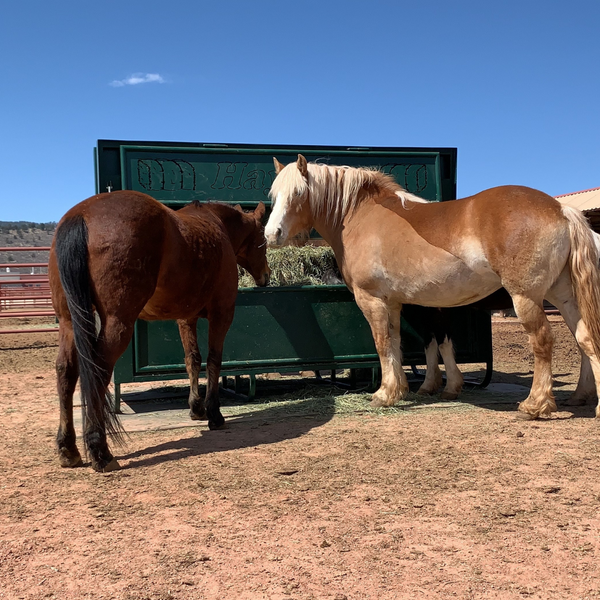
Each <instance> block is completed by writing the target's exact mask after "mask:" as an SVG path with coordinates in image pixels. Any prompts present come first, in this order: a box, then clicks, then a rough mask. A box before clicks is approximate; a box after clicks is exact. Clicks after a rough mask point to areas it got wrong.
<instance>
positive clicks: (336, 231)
mask: <svg viewBox="0 0 600 600" xmlns="http://www.w3.org/2000/svg"><path fill="white" fill-rule="evenodd" d="M345 221H346V219H343V220H342V222H341V223H334V222H332V220H331V219H326V218H325V217H324V216H321V215H317V216H316V217H314V219H313V229H315V231H316V232H317V233H318V234H319V235H320V236H321V237H322V238H323V239H324V240H325V241H326V242H327V243H328V244H329V245H330V246H331V248H332V250H333V252H334V254H335V257H336V259H337V261H338V264H339V263H340V262H341V261H342V260H343V244H342V231H343V228H344V222H345Z"/></svg>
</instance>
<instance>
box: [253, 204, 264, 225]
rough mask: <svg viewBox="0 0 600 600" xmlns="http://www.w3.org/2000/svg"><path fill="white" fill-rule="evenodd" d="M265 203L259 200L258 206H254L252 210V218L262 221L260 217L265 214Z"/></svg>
mask: <svg viewBox="0 0 600 600" xmlns="http://www.w3.org/2000/svg"><path fill="white" fill-rule="evenodd" d="M265 210H266V208H265V203H264V202H259V203H258V206H257V207H256V208H255V210H254V218H255V219H256V220H257V221H258V222H259V223H260V221H262V218H263V217H264V216H265Z"/></svg>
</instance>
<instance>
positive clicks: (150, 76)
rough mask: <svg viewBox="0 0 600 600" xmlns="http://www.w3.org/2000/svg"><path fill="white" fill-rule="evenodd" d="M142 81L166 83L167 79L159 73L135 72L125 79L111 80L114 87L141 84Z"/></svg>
mask: <svg viewBox="0 0 600 600" xmlns="http://www.w3.org/2000/svg"><path fill="white" fill-rule="evenodd" d="M140 83H165V80H164V78H163V77H162V76H161V75H159V74H158V73H145V74H144V73H134V74H133V75H130V76H129V77H126V78H125V79H115V80H114V81H111V82H110V85H112V87H123V86H125V85H139V84H140Z"/></svg>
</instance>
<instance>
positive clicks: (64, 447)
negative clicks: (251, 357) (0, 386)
mask: <svg viewBox="0 0 600 600" xmlns="http://www.w3.org/2000/svg"><path fill="white" fill-rule="evenodd" d="M264 211H265V207H264V204H262V203H261V204H260V205H259V206H258V208H257V209H256V210H255V211H254V213H250V214H245V213H243V211H242V209H241V208H239V207H235V208H234V207H231V206H228V205H224V204H218V203H209V204H200V203H198V202H193V203H192V204H189V205H187V206H185V207H184V208H182V209H181V210H178V211H173V210H171V209H169V208H167V207H166V206H164V205H163V204H161V203H160V202H158V201H156V200H154V199H153V198H151V197H150V196H147V195H145V194H141V193H139V192H132V191H116V192H112V193H110V194H99V195H96V196H92V197H91V198H88V199H87V200H84V201H83V202H81V203H79V204H77V205H76V206H75V207H73V208H72V209H71V210H69V211H68V212H67V213H66V214H65V216H64V217H63V218H62V219H61V221H60V223H59V224H58V227H57V230H56V235H55V237H54V242H53V245H52V249H51V251H50V259H49V270H48V274H49V279H50V286H51V290H52V303H53V306H54V310H55V312H56V315H57V316H58V319H59V340H60V341H59V351H58V358H57V361H56V372H57V376H58V395H59V400H60V425H59V429H58V435H57V443H58V454H59V460H60V464H61V466H63V467H76V466H79V465H81V464H82V460H81V455H80V454H79V451H78V449H77V446H76V443H75V428H74V426H73V392H74V390H75V384H76V382H77V379H78V378H79V382H80V388H81V402H82V413H83V438H84V443H85V447H86V450H87V453H88V455H89V456H90V458H91V462H92V467H93V468H94V469H95V470H96V471H111V470H113V469H117V468H118V467H119V464H118V462H117V461H116V459H115V458H113V455H112V454H111V452H110V450H109V448H108V444H107V439H106V434H107V433H109V434H111V435H112V436H113V437H114V438H115V439H116V440H117V441H119V440H122V439H123V433H124V432H123V429H122V427H121V425H120V423H119V420H118V417H117V416H116V415H115V414H114V413H113V412H112V411H111V407H112V402H111V398H110V394H109V393H108V384H109V382H110V378H111V375H112V371H113V368H114V365H115V362H116V361H117V359H118V358H119V356H121V354H122V353H123V352H124V350H125V348H126V347H127V344H128V343H129V340H130V339H131V336H132V334H133V326H134V323H135V320H136V319H137V318H140V319H145V320H148V321H152V320H163V319H177V324H178V326H179V333H180V335H181V341H182V343H183V348H184V351H185V365H186V369H187V372H188V375H189V378H190V397H189V405H190V416H191V418H192V419H206V418H208V425H209V427H210V428H211V429H214V428H218V427H221V426H222V425H223V422H224V419H223V416H222V415H221V412H220V409H219V371H220V369H221V356H222V350H223V341H224V339H225V334H226V333H227V330H228V329H229V326H230V325H231V322H232V320H233V314H234V308H235V299H236V296H237V289H238V283H237V282H238V274H237V264H236V263H238V264H240V265H241V266H242V267H244V268H245V269H247V270H248V271H249V272H250V274H251V275H252V276H253V277H254V279H255V280H256V282H257V284H258V285H266V284H267V282H268V277H269V267H268V265H267V259H266V242H265V238H264V232H263V227H262V225H261V219H262V217H263V215H264ZM198 318H206V319H208V322H209V330H208V357H207V361H206V373H207V386H206V399H205V402H203V401H202V400H201V399H200V397H199V393H198V374H199V372H200V366H201V357H200V353H199V351H198V343H197V339H196V323H197V321H198Z"/></svg>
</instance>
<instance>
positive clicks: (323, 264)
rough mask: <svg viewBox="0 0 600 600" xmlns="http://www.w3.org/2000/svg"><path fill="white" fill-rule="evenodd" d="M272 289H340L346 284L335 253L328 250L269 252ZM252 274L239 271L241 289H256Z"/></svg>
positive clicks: (308, 248)
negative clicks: (308, 287)
mask: <svg viewBox="0 0 600 600" xmlns="http://www.w3.org/2000/svg"><path fill="white" fill-rule="evenodd" d="M267 261H268V262H269V267H271V280H270V281H269V287H281V286H286V285H338V284H342V283H344V282H343V280H342V276H341V275H340V271H339V269H338V266H337V263H336V261H335V255H334V254H333V250H332V249H331V248H329V247H328V246H284V247H283V248H269V249H268V250H267ZM255 285H256V284H255V283H254V279H252V277H251V276H250V274H249V273H248V272H247V271H245V270H244V269H242V268H241V267H238V286H239V287H241V288H243V287H255Z"/></svg>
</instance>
